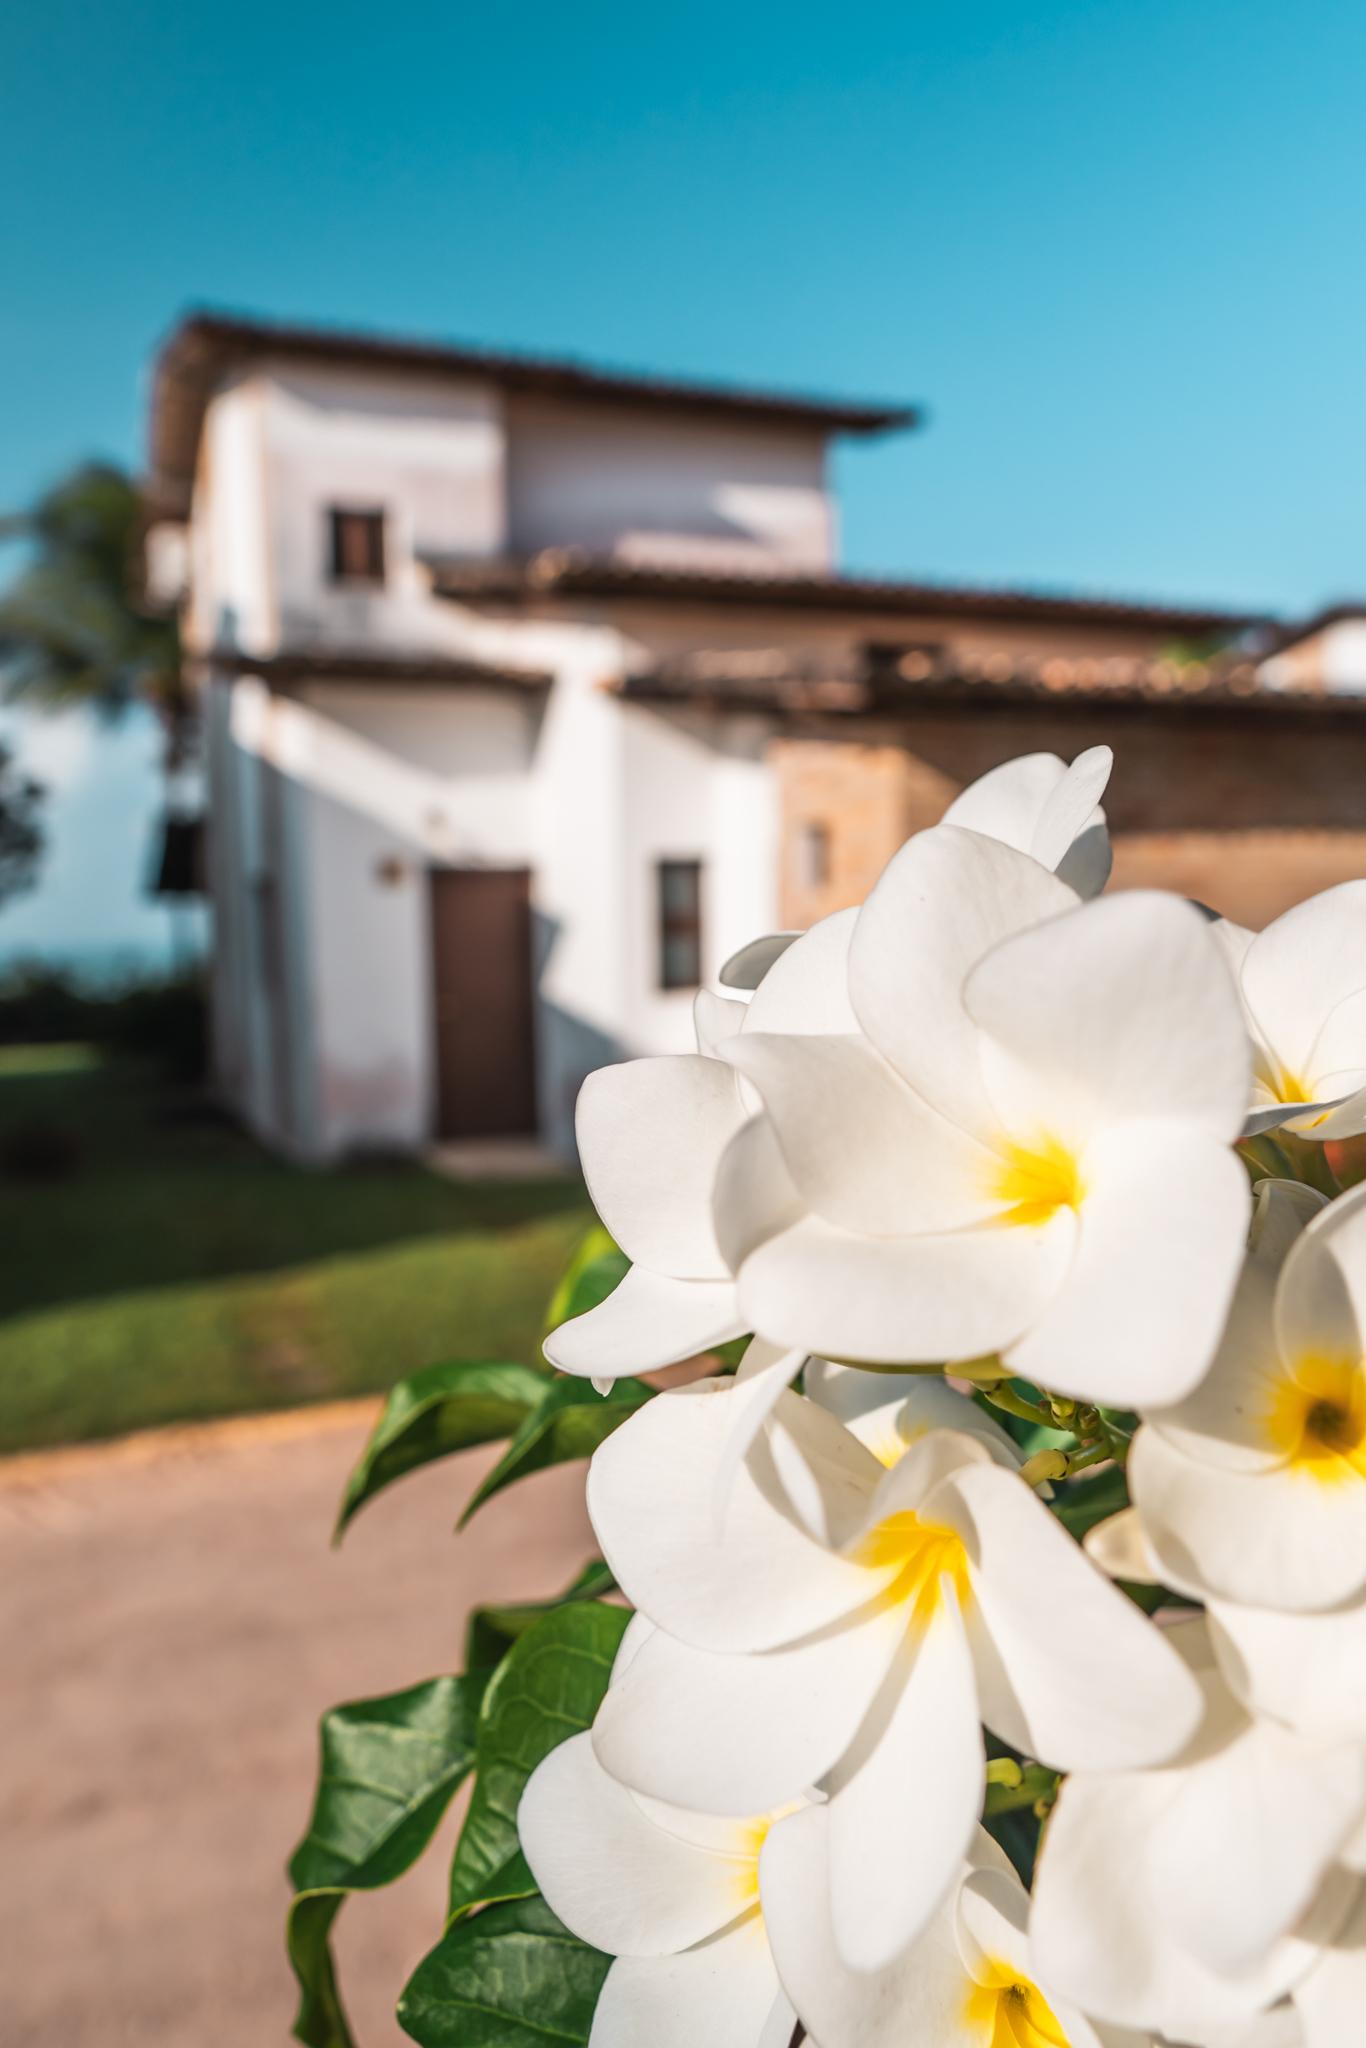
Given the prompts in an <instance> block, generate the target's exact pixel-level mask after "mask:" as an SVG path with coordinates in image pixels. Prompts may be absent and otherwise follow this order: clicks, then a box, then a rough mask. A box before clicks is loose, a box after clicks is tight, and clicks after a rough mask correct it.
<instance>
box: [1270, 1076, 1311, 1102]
mask: <svg viewBox="0 0 1366 2048" xmlns="http://www.w3.org/2000/svg"><path fill="white" fill-rule="evenodd" d="M1273 1092H1274V1094H1275V1096H1276V1099H1277V1101H1278V1102H1312V1101H1313V1100H1314V1091H1313V1089H1312V1088H1311V1087H1310V1086H1309V1084H1308V1082H1307V1081H1305V1080H1303V1079H1301V1077H1300V1075H1298V1074H1292V1073H1291V1071H1290V1069H1289V1068H1288V1067H1282V1068H1281V1069H1280V1071H1279V1073H1278V1074H1277V1076H1276V1083H1275V1087H1274V1090H1273Z"/></svg>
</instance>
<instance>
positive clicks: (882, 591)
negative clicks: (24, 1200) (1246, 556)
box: [150, 316, 1242, 1159]
mask: <svg viewBox="0 0 1366 2048" xmlns="http://www.w3.org/2000/svg"><path fill="white" fill-rule="evenodd" d="M913 423H914V415H913V414H912V413H911V412H909V411H907V410H904V409H895V408H893V409H889V408H886V407H873V406H863V405H853V404H841V403H824V402H816V401H809V400H805V399H793V398H787V397H781V396H775V395H772V394H763V393H747V392H735V391H725V390H716V389H710V388H702V387H694V386H688V385H682V384H664V383H659V382H655V381H651V380H648V379H644V378H636V377H624V376H615V375H606V374H600V373H597V372H591V371H586V370H583V369H580V368H576V367H573V366H570V365H565V364H554V363H544V362H538V361H530V360H526V359H522V358H508V357H502V356H493V355H487V354H481V353H477V352H474V351H470V350H466V349H456V348H444V347H433V346H426V345H410V344H407V343H402V342H394V341H387V340H376V339H368V338H364V337H358V336H352V335H342V334H338V333H332V332H327V331H323V332H310V331H301V330H298V329H286V328H280V327H272V326H266V325H260V324H256V323H251V322H244V321H238V320H232V319H226V318H220V317H215V316H198V317H193V318H190V319H188V320H186V321H185V322H184V323H183V324H182V325H181V326H180V327H179V328H178V329H177V330H176V331H175V333H174V334H173V335H172V336H171V338H170V339H169V341H168V342H167V343H166V345H165V347H164V348H163V350H162V352H161V354H160V357H159V359H158V362H157V366H156V375H155V386H154V394H153V417H152V459H153V472H154V476H153V490H154V502H155V503H156V504H157V505H158V507H160V508H161V524H160V525H159V526H158V527H157V528H156V529H154V531H153V534H152V540H153V541H154V542H155V546H154V547H153V548H152V549H151V550H150V554H151V560H152V564H153V568H154V571H155V570H157V569H158V567H159V569H160V573H161V575H162V576H163V579H164V576H165V574H166V565H167V563H168V561H170V560H171V559H172V558H173V557H174V556H175V555H176V553H177V551H179V552H180V553H181V554H182V556H183V571H182V575H181V579H180V591H179V596H180V601H181V603H182V608H183V619H184V629H185V637H186V644H187V648H188V650H189V653H190V656H191V660H192V672H193V673H194V674H195V675H196V676H197V677H198V679H199V681H200V683H201V685H202V701H203V714H204V730H205V736H206V755H207V777H208V790H209V800H208V873H209V887H210V894H211V897H212V903H213V910H214V920H215V948H214V989H213V1023H214V1037H215V1060H216V1071H217V1076H218V1081H219V1084H220V1086H221V1089H222V1091H223V1092H224V1094H225V1096H226V1097H227V1098H228V1099H229V1100H230V1101H231V1102H232V1103H233V1104H235V1105H236V1106H237V1107H238V1108H239V1109H240V1111H241V1112H242V1113H243V1115H244V1116H245V1117H246V1119H247V1120H248V1121H249V1123H250V1124H251V1126H252V1127H253V1129H255V1130H256V1131H257V1132H258V1133H259V1134H260V1135H261V1136H262V1137H264V1138H266V1139H268V1140H270V1141H272V1142H274V1143H277V1144H279V1145H281V1146H283V1147H285V1148H287V1149H288V1150H290V1151H291V1152H293V1153H295V1154H297V1155H299V1156H301V1157H307V1158H318V1159H322V1158H327V1157H330V1156H334V1155H336V1154H339V1153H341V1152H344V1151H346V1150H347V1149H349V1148H353V1147H361V1146H364V1147H405V1148H412V1147H421V1146H424V1145H426V1144H428V1143H429V1142H431V1141H432V1140H433V1139H435V1138H437V1137H439V1136H440V1137H452V1138H461V1137H482V1136H487V1135H492V1134H498V1133H539V1134H540V1135H541V1137H542V1138H543V1139H544V1140H545V1141H546V1142H547V1143H548V1144H550V1145H551V1146H553V1147H555V1148H556V1149H559V1150H562V1151H563V1150H566V1149H568V1148H569V1147H570V1145H571V1144H572V1117H573V1105H574V1099H575V1095H576V1093H577V1090H578V1086H579V1083H580V1081H581V1079H582V1077H583V1075H584V1074H585V1073H586V1072H588V1071H589V1070H590V1069H591V1068H593V1067H595V1066H597V1065H599V1064H600V1063H601V1062H602V1061H603V1060H604V1059H607V1058H611V1057H614V1056H619V1055H621V1054H624V1053H625V1054H629V1053H636V1052H643V1051H667V1050H671V1049H675V1050H683V1049H686V1048H688V1047H689V1045H690V1044H691V1037H690V1008H691V999H692V993H693V990H694V988H695V986H696V985H697V983H698V982H699V980H703V979H709V978H711V977H713V976H714V975H715V973H716V970H717V968H718V966H719V964H720V962H721V961H722V960H723V959H724V958H725V956H726V955H727V954H728V953H729V952H731V951H732V950H733V949H734V948H736V947H737V946H739V945H740V944H741V943H742V942H743V941H745V940H747V939H749V938H751V937H752V936H754V935H755V934H756V933H759V932H763V931H766V930H771V929H774V928H775V927H779V926H783V925H790V924H794V923H805V922H807V921H808V920H809V919H810V917H811V916H813V915H815V914H819V913H820V912H822V911H824V910H826V909H829V908H832V907H834V906H835V904H836V903H838V902H842V901H846V900H851V899H852V898H853V897H855V896H857V895H858V894H860V893H861V892H862V890H863V889H865V888H866V887H867V885H868V882H869V881H870V880H871V878H872V876H873V874H875V873H876V871H877V868H878V867H879V866H880V865H881V862H882V861H883V860H885V858H886V857H887V855H888V854H889V853H890V851H891V850H892V848H893V847H894V846H895V845H896V844H897V843H898V842H899V840H900V838H901V837H902V836H904V834H905V832H906V831H907V830H909V829H911V828H912V827H913V826H914V825H915V824H916V823H919V822H924V821H925V819H927V818H928V817H931V816H934V815H937V813H938V811H939V809H941V808H942V805H943V803H944V802H945V801H946V800H947V798H948V797H949V796H951V795H952V794H953V792H954V790H955V789H956V788H957V787H958V786H959V784H960V783H961V782H962V781H963V780H965V779H968V777H969V775H971V774H974V773H976V772H979V770H980V769H981V768H983V767H986V766H989V765H990V763H991V761H992V760H994V759H998V758H1002V757H1003V756H1004V755H1005V754H1008V753H1011V752H1015V751H1019V750H1020V745H1021V740H1020V734H1019V732H1018V730H1017V728H1018V727H1020V725H1021V722H1022V721H1024V723H1026V724H1027V723H1028V720H1029V717H1030V715H1031V713H1030V709H1029V707H1030V706H1033V705H1035V704H1037V703H1039V702H1045V703H1046V704H1047V705H1048V706H1050V707H1051V706H1053V705H1054V704H1055V703H1056V702H1057V701H1058V700H1059V699H1060V698H1065V697H1069V693H1070V696H1071V697H1072V698H1075V699H1077V700H1078V701H1081V700H1083V699H1084V700H1085V701H1087V702H1091V703H1093V702H1094V699H1095V696H1096V695H1097V694H1098V693H1099V694H1104V695H1109V696H1113V697H1114V698H1115V699H1116V700H1117V701H1127V698H1126V692H1127V693H1128V695H1130V696H1131V695H1132V694H1133V692H1134V691H1135V690H1136V689H1138V690H1139V691H1140V694H1142V693H1143V692H1145V691H1147V688H1148V682H1149V681H1150V680H1151V676H1152V673H1153V665H1154V662H1155V660H1156V658H1157V657H1158V656H1159V654H1160V653H1161V651H1162V650H1163V649H1164V648H1167V647H1168V646H1169V645H1170V643H1172V642H1173V641H1174V640H1175V639H1177V638H1184V639H1185V640H1187V641H1189V640H1191V639H1193V638H1195V637H1196V636H1209V635H1211V634H1214V635H1219V636H1225V637H1226V636H1227V635H1228V634H1229V633H1230V632H1231V631H1232V630H1233V629H1235V628H1236V627H1237V626H1239V625H1240V624H1241V623H1242V622H1241V621H1238V620H1234V619H1231V618H1229V617H1228V616H1226V615H1223V614H1219V613H1214V612H1207V611H1194V610H1189V609H1185V610H1162V609H1158V608H1154V607H1147V606H1135V605H1128V604H1118V603H1105V602H1083V601H1076V600H1066V599H1060V598H1046V597H1038V596H1030V595H1024V594H1019V593H1012V592H1001V591H963V590H944V589H934V588H927V587H925V586H922V585H915V584H889V583H871V582H867V581H861V580H857V579H852V578H848V577H843V576H841V575H840V574H839V573H838V571H837V569H836V566H835V564H836V535H837V524H838V521H837V507H836V505H835V503H834V500H833V496H832V492H831V486H830V478H829V467H828V454H829V447H830V443H831V440H832V438H833V437H834V436H836V435H838V434H874V433H880V432H884V431H887V430H889V429H892V428H898V427H908V426H910V425H912V424H913ZM1149 694H1150V692H1149ZM1012 707H1013V708H1012ZM987 710H990V711H991V712H992V713H993V715H992V716H986V715H984V714H985V712H986V711H987ZM1002 711H1004V712H1005V713H1006V715H1005V717H1004V718H1003V717H1001V716H1000V715H999V714H1000V713H1001V712H1002ZM1030 740H1031V734H1030V733H1029V732H1026V733H1025V734H1024V744H1026V745H1027V744H1029V743H1030ZM1033 744H1035V745H1039V744H1055V742H1054V741H1053V740H1051V739H1042V738H1034V739H1033Z"/></svg>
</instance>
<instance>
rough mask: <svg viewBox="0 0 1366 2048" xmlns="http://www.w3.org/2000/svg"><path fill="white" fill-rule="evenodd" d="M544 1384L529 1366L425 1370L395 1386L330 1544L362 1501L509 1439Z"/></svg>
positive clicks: (477, 1364)
mask: <svg viewBox="0 0 1366 2048" xmlns="http://www.w3.org/2000/svg"><path fill="white" fill-rule="evenodd" d="M547 1384H548V1375H547V1374H546V1373H544V1372H542V1371H540V1370H539V1369H538V1368H537V1367H535V1366H530V1365H492V1364H484V1363H483V1362H481V1361H478V1360H465V1359H461V1360H458V1361H456V1362H455V1363H452V1364H448V1365H428V1366H424V1367H423V1369H422V1371H421V1372H415V1373H413V1374H412V1375H411V1377H410V1378H408V1379H406V1380H400V1381H399V1383H398V1385H397V1386H396V1387H395V1388H394V1389H393V1391H392V1392H391V1393H390V1395H389V1398H388V1400H387V1401H386V1402H385V1404H384V1412H383V1414H382V1415H381V1416H380V1418H379V1421H378V1422H377V1423H376V1424H375V1427H374V1429H373V1431H372V1432H371V1435H370V1441H369V1443H368V1444H367V1445H366V1446H365V1449H364V1450H363V1451H362V1452H361V1455H360V1458H359V1461H358V1462H357V1464H356V1467H355V1469H354V1471H353V1472H352V1474H351V1477H350V1478H349V1479H348V1480H347V1482H346V1492H345V1494H344V1495H343V1496H342V1504H341V1512H340V1514H339V1515H338V1517H337V1527H336V1530H335V1532H334V1534H333V1541H334V1542H337V1541H339V1540H340V1538H341V1536H342V1534H343V1532H344V1530H345V1529H346V1526H347V1524H348V1523H349V1522H350V1520H351V1518H352V1516H353V1515H355V1514H356V1513H357V1512H358V1511H359V1510H360V1509H361V1508H362V1507H364V1505H365V1503H366V1502H367V1501H369V1500H373V1499H374V1497H375V1495H376V1494H377V1493H382V1492H383V1490H384V1488H385V1487H386V1486H392V1485H393V1483H394V1481H395V1480H396V1479H402V1478H403V1476H404V1474H405V1473H407V1472H413V1471H416V1469H417V1467H418V1466H419V1465H428V1464H430V1463H431V1462H432V1460H433V1459H434V1458H446V1457H449V1456H450V1454H451V1453H452V1452H453V1451H466V1450H469V1449H470V1447H471V1446H472V1445H474V1444H486V1443H492V1442H494V1441H495V1440H496V1439H497V1438H498V1437H500V1436H511V1435H512V1433H513V1431H514V1430H515V1429H516V1428H517V1426H518V1424H519V1423H520V1422H521V1421H522V1420H523V1418H524V1417H525V1416H526V1415H527V1414H528V1413H529V1412H530V1411H531V1410H532V1409H533V1408H534V1407H535V1406H536V1404H537V1402H538V1401H539V1400H540V1398H541V1396H542V1394H543V1393H544V1392H545V1389H546V1386H547Z"/></svg>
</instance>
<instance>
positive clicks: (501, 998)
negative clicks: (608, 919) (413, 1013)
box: [431, 868, 536, 1138]
mask: <svg viewBox="0 0 1366 2048" xmlns="http://www.w3.org/2000/svg"><path fill="white" fill-rule="evenodd" d="M431 886H432V952H433V963H434V964H433V976H432V980H433V986H434V989H435V994H436V1076H437V1132H438V1135H439V1136H441V1137H443V1138H493V1137H510V1136H519V1135H525V1134H526V1133H529V1132H533V1131H534V1130H535V1128H536V1068H535V1045H534V1038H533V1031H532V998H531V877H530V875H529V873H528V872H527V870H526V869H525V868H433V869H432V874H431Z"/></svg>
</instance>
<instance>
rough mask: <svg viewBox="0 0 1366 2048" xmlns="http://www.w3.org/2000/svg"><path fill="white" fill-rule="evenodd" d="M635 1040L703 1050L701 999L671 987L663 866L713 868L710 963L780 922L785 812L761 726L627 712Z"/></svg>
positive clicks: (706, 946)
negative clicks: (698, 1040) (698, 1028)
mask: <svg viewBox="0 0 1366 2048" xmlns="http://www.w3.org/2000/svg"><path fill="white" fill-rule="evenodd" d="M619 716H620V718H621V721H622V750H623V769H622V792H623V799H624V807H625V825H624V831H623V852H622V863H623V874H622V883H623V900H622V914H623V921H624V931H625V934H626V959H625V991H624V1002H623V1009H622V1022H623V1029H624V1034H625V1037H626V1039H627V1042H628V1044H629V1046H630V1048H631V1049H632V1050H633V1051H640V1052H691V1051H693V1050H694V1049H695V1045H694V1038H693V1028H692V1001H693V998H692V992H691V991H690V990H683V989H661V988H660V986H659V904H658V875H657V870H658V864H659V862H660V861H662V860H698V861H700V862H701V863H702V964H703V979H704V981H708V982H714V981H715V979H716V976H717V973H718V971H719V969H720V967H721V964H722V962H723V961H724V960H725V959H726V958H727V956H728V955H729V954H731V953H733V952H734V951H735V950H736V948H737V947H739V946H741V945H743V944H744V943H745V942H746V941H747V940H748V939H752V938H755V937H756V936H757V935H758V934H759V933H761V932H766V931H772V930H773V929H774V928H775V926H776V923H777V881H778V852H777V847H778V814H777V789H776V782H775V779H774V777H773V775H772V773H771V771H770V769H769V768H768V766H767V765H766V760H765V747H766V740H767V730H766V727H765V725H764V722H763V721H762V720H758V719H738V718H730V719H718V718H716V717H714V716H710V715H708V714H706V713H690V712H681V713H675V712H668V713H666V712H663V711H660V710H656V709H653V708H649V707H646V706H642V705H623V706H621V707H620V711H619Z"/></svg>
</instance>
